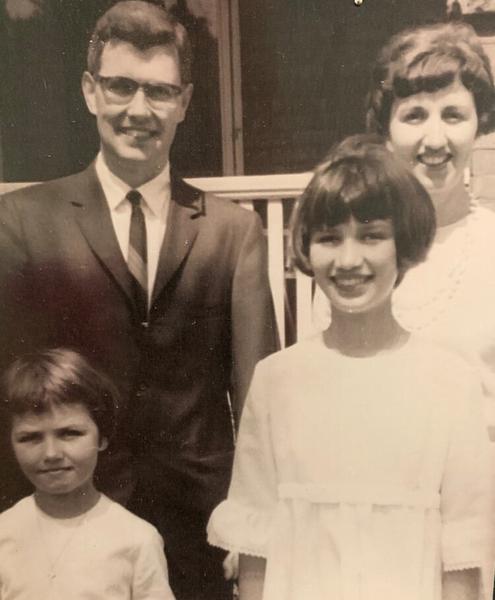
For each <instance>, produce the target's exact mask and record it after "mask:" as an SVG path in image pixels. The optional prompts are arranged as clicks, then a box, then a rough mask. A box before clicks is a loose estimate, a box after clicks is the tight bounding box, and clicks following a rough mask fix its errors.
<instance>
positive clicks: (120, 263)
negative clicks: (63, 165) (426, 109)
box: [70, 165, 133, 299]
mask: <svg viewBox="0 0 495 600" xmlns="http://www.w3.org/2000/svg"><path fill="white" fill-rule="evenodd" d="M80 177H81V181H80V182H79V184H78V185H76V186H75V188H74V189H75V193H74V194H73V195H72V197H71V198H70V202H71V204H72V205H73V207H74V214H75V216H76V220H77V222H78V223H79V227H80V228H81V231H82V233H83V235H84V237H85V238H86V240H87V242H88V244H89V245H90V247H91V248H92V250H93V252H94V253H95V254H96V255H97V256H98V258H99V260H100V261H101V262H102V264H103V265H104V266H105V267H106V268H107V270H108V271H109V272H110V273H111V275H112V276H113V278H114V279H115V281H116V282H117V284H118V285H119V286H120V287H121V288H122V289H123V290H124V292H125V293H126V294H127V296H128V297H129V298H130V299H132V298H133V295H132V283H131V275H130V273H129V270H128V268H127V264H126V262H125V260H124V257H123V256H122V251H121V250H120V246H119V243H118V241H117V236H116V235H115V230H114V227H113V223H112V218H111V216H110V210H109V208H108V204H107V201H106V199H105V196H104V194H103V190H102V188H101V186H100V183H99V181H98V178H97V176H96V172H95V170H94V165H91V166H90V167H89V168H88V169H86V171H84V172H83V173H81V175H80Z"/></svg>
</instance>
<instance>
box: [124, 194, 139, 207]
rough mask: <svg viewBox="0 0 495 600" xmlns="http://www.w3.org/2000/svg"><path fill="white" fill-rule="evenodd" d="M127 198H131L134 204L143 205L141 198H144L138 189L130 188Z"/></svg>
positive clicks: (130, 200)
mask: <svg viewBox="0 0 495 600" xmlns="http://www.w3.org/2000/svg"><path fill="white" fill-rule="evenodd" d="M126 198H127V200H129V202H130V203H131V204H132V206H141V200H142V199H143V197H142V196H141V194H140V193H139V192H138V191H137V190H130V191H129V192H127V196H126Z"/></svg>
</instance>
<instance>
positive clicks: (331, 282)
mask: <svg viewBox="0 0 495 600" xmlns="http://www.w3.org/2000/svg"><path fill="white" fill-rule="evenodd" d="M309 258H310V263H311V268H312V269H313V272H314V274H315V280H316V283H317V284H318V285H319V286H320V287H321V289H322V290H323V292H324V293H325V294H326V296H327V297H328V299H329V300H330V302H331V304H332V308H333V309H334V310H340V311H342V312H360V313H361V312H367V311H369V310H371V309H373V308H375V307H377V306H379V305H381V304H382V303H383V302H385V301H386V300H387V299H388V298H389V297H390V294H391V293H392V291H393V288H394V285H395V282H396V280H397V275H398V270H397V255H396V249H395V239H394V231H393V226H392V222H391V220H390V219H374V220H372V221H368V222H365V223H361V222H359V221H357V220H356V219H355V218H354V217H351V218H350V219H349V221H347V222H346V223H342V224H340V225H336V226H334V227H330V228H328V229H325V230H323V231H317V232H315V233H313V235H312V237H311V244H310V252H309Z"/></svg>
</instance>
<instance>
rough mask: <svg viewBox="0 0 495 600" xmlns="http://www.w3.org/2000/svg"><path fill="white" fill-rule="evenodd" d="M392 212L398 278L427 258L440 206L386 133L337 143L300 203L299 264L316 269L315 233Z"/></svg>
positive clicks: (295, 226) (296, 227)
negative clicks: (313, 259) (392, 147)
mask: <svg viewBox="0 0 495 600" xmlns="http://www.w3.org/2000/svg"><path fill="white" fill-rule="evenodd" d="M351 217H354V218H355V219H356V220H358V221H360V222H366V221H370V220H373V219H388V218H390V219H391V220H392V223H393V227H394V236H395V247H396V252H397V267H398V270H399V276H398V279H397V283H399V282H400V281H401V279H402V277H403V276H404V273H405V272H406V271H407V269H409V268H410V267H412V266H414V265H415V264H417V263H419V262H421V261H423V260H424V259H425V258H426V254H427V252H428V249H429V247H430V245H431V242H432V241H433V237H434V235H435V224H436V221H435V209H434V207H433V204H432V202H431V200H430V197H429V195H428V193H427V192H426V190H425V189H424V187H423V186H422V185H421V184H420V183H419V181H418V180H417V178H416V177H415V176H414V174H413V173H412V172H411V171H410V170H409V168H408V167H407V165H406V164H405V163H404V162H403V161H402V159H400V158H398V157H396V156H395V155H394V154H393V153H392V152H390V151H389V150H387V148H386V147H385V145H384V142H383V140H382V138H380V137H378V136H371V135H355V136H351V137H349V138H346V139H345V140H343V141H342V142H340V144H337V145H336V146H335V147H334V148H333V149H332V150H331V151H330V154H329V155H328V156H327V157H326V158H325V159H324V160H323V162H321V163H320V164H319V165H318V166H317V167H316V169H315V172H314V174H313V178H312V179H311V181H310V182H309V184H308V186H307V187H306V189H305V191H304V192H303V194H302V196H301V197H300V199H299V201H298V204H297V206H296V209H295V213H294V216H293V220H292V250H293V253H294V260H295V264H296V265H297V267H299V269H300V270H301V271H302V272H303V273H306V274H307V275H311V276H312V275H313V271H312V269H311V265H310V261H309V249H310V242H311V236H312V234H313V233H315V232H317V231H322V230H323V231H324V230H325V229H327V228H330V227H334V226H335V225H339V224H341V223H345V222H347V221H348V220H349V219H350V218H351Z"/></svg>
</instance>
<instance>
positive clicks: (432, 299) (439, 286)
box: [315, 23, 495, 440]
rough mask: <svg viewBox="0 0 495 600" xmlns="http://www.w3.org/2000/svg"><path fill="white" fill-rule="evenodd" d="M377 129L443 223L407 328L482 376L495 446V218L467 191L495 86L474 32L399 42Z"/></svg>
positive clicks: (410, 303)
mask: <svg viewBox="0 0 495 600" xmlns="http://www.w3.org/2000/svg"><path fill="white" fill-rule="evenodd" d="M367 123H368V128H369V130H370V131H374V132H378V133H380V134H381V135H382V136H384V137H385V138H386V140H387V145H388V147H389V148H390V149H391V150H393V152H394V154H396V155H397V156H400V157H402V158H403V159H404V160H405V161H406V162H407V163H408V164H409V166H410V167H411V169H412V171H413V172H414V174H415V175H416V177H417V178H418V180H419V181H420V182H421V183H422V184H423V186H424V187H425V188H426V190H427V191H428V193H429V195H430V197H431V199H432V201H433V205H434V207H435V213H436V220H437V232H436V235H435V239H434V242H433V245H432V248H431V251H430V252H429V255H428V260H427V261H425V262H423V263H422V264H421V265H418V266H417V267H415V268H414V269H411V270H410V271H409V272H408V274H407V277H406V278H405V280H404V282H403V283H402V284H401V286H400V287H399V288H398V289H397V291H396V293H395V294H394V296H393V309H394V313H395V315H396V317H397V319H398V321H399V322H400V323H401V325H403V327H404V328H405V329H407V330H408V331H413V332H418V333H421V334H422V335H425V336H427V337H429V338H430V339H433V340H435V341H438V342H441V343H444V344H446V345H447V346H448V347H450V348H452V349H454V350H456V351H458V352H460V353H461V354H462V355H463V356H464V357H465V358H466V359H467V360H469V361H470V362H471V364H472V365H473V366H474V367H475V368H476V369H477V370H478V372H479V375H480V376H481V379H482V383H483V391H484V395H485V399H486V403H485V411H486V416H487V421H488V424H489V432H490V437H491V438H492V440H495V214H494V213H493V212H492V211H491V210H488V209H487V208H486V207H483V206H481V205H480V203H479V202H478V201H477V199H475V198H473V196H472V194H470V192H469V189H468V188H467V187H466V184H465V174H466V169H467V168H468V167H469V164H470V160H471V155H472V149H473V145H474V143H475V141H476V139H477V137H478V136H479V135H481V134H485V133H489V132H491V131H493V129H494V126H495V88H494V83H493V76H492V72H491V68H490V63H489V59H488V57H487V55H486V54H485V52H484V50H483V48H482V45H481V43H480V40H479V38H478V37H477V36H476V33H475V32H474V30H473V29H472V27H470V26H469V25H467V24H463V23H449V24H439V25H433V26H425V27H420V28H416V29H410V30H407V31H404V32H402V33H399V34H397V35H396V36H394V37H393V38H392V39H391V40H390V41H389V42H388V44H386V45H385V47H384V48H383V49H382V51H381V52H380V54H379V56H378V59H377V61H376V64H375V68H374V70H373V79H372V85H371V90H370V93H369V98H368V111H367ZM322 304H323V303H322V301H321V296H320V298H319V299H318V300H317V307H316V309H315V310H316V313H317V315H318V314H319V315H320V316H319V317H318V318H317V320H318V321H319V322H320V325H324V324H326V322H327V321H328V308H327V307H328V303H326V302H325V301H324V304H325V306H324V308H323V311H322ZM322 312H326V316H325V318H322V317H321V314H322Z"/></svg>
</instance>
